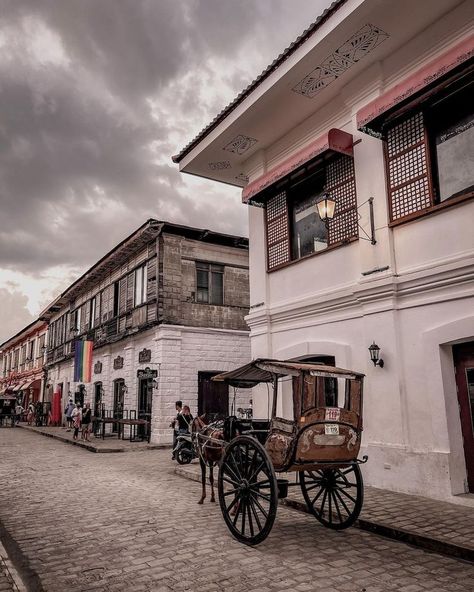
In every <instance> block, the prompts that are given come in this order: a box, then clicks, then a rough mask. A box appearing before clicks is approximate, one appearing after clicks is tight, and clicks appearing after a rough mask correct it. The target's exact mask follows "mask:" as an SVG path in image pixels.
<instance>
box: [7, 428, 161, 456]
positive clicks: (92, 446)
mask: <svg viewBox="0 0 474 592" xmlns="http://www.w3.org/2000/svg"><path fill="white" fill-rule="evenodd" d="M18 427H19V428H21V429H24V430H30V431H32V432H36V433H38V434H41V435H42V436H48V437H50V438H55V439H56V440H61V442H65V443H66V444H72V445H73V446H79V448H84V449H85V450H89V452H105V453H108V452H129V451H133V450H142V449H144V448H146V449H151V450H155V449H157V448H169V446H164V445H163V444H149V443H148V442H146V441H145V442H130V440H128V439H124V440H122V439H121V438H120V439H119V438H118V437H117V436H116V435H115V436H112V435H106V437H105V438H104V439H102V438H96V437H94V436H93V435H92V434H91V436H90V438H91V440H90V442H86V441H83V440H81V436H80V435H79V438H78V440H73V439H72V436H73V433H74V432H73V431H69V432H68V431H67V430H66V429H65V428H58V427H36V426H29V425H27V424H19V426H18ZM14 429H16V428H14Z"/></svg>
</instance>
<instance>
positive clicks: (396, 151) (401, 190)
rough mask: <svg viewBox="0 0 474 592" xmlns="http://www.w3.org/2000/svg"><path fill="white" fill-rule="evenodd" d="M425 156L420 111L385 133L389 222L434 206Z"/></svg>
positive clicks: (425, 145)
mask: <svg viewBox="0 0 474 592" xmlns="http://www.w3.org/2000/svg"><path fill="white" fill-rule="evenodd" d="M428 154H429V147H428V139H427V135H426V131H425V125H424V118H423V113H422V112H421V111H420V112H418V113H415V114H413V115H411V116H410V117H409V118H407V119H405V120H404V121H402V122H401V123H398V124H396V125H395V126H394V127H392V128H390V129H389V130H388V131H387V152H386V155H387V158H386V165H387V177H388V190H389V199H390V216H391V220H392V221H395V220H398V219H400V218H404V217H405V216H408V215H410V214H413V213H415V212H419V211H420V210H424V209H426V208H429V207H430V206H431V205H433V194H432V190H431V179H430V170H429V161H428V158H429V157H428Z"/></svg>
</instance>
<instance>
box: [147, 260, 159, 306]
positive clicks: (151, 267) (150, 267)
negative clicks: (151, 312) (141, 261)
mask: <svg viewBox="0 0 474 592" xmlns="http://www.w3.org/2000/svg"><path fill="white" fill-rule="evenodd" d="M156 263H157V259H156V257H153V259H149V260H148V263H147V269H146V271H145V273H146V276H147V282H146V300H147V301H150V300H154V299H155V298H156V288H157V283H156Z"/></svg>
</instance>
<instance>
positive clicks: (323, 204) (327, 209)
mask: <svg viewBox="0 0 474 592" xmlns="http://www.w3.org/2000/svg"><path fill="white" fill-rule="evenodd" d="M366 203H368V204H369V216H370V236H369V235H368V234H367V232H366V231H365V230H364V229H363V228H362V226H361V225H360V223H359V220H360V217H361V216H360V214H359V210H360V208H361V207H362V206H364V205H365V204H366ZM316 209H317V210H318V214H319V217H320V218H321V220H322V221H323V222H324V223H325V224H326V226H329V220H332V219H333V218H334V212H335V210H336V201H335V200H334V199H332V198H331V196H330V194H329V193H324V194H323V196H322V198H321V199H320V200H319V201H318V202H316ZM356 210H357V216H358V219H357V226H358V227H359V228H360V229H361V230H362V232H363V233H364V234H365V236H359V238H361V239H362V240H367V241H370V243H371V244H372V245H375V244H376V242H377V241H376V240H375V221H374V198H373V197H369V199H368V200H367V201H364V203H362V204H360V206H359V207H358V208H356Z"/></svg>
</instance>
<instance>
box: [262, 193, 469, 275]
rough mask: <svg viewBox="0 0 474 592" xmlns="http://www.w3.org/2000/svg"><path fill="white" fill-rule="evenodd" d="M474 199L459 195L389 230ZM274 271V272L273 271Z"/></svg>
mask: <svg viewBox="0 0 474 592" xmlns="http://www.w3.org/2000/svg"><path fill="white" fill-rule="evenodd" d="M473 198H474V191H469V192H467V193H465V194H463V195H457V196H456V197H452V198H450V199H447V200H446V201H443V202H441V203H438V204H434V205H432V206H430V207H429V208H425V209H424V210H419V211H418V212H413V214H409V215H408V216H404V217H403V218H400V219H398V220H394V221H393V222H389V224H388V226H389V228H394V227H396V226H401V225H402V224H406V223H407V222H413V221H414V220H418V219H419V218H424V217H425V216H429V215H430V214H436V213H439V212H441V211H443V210H446V209H447V208H451V207H453V206H457V205H460V204H462V203H464V202H467V201H470V200H472V199H473ZM272 271H273V270H272Z"/></svg>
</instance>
